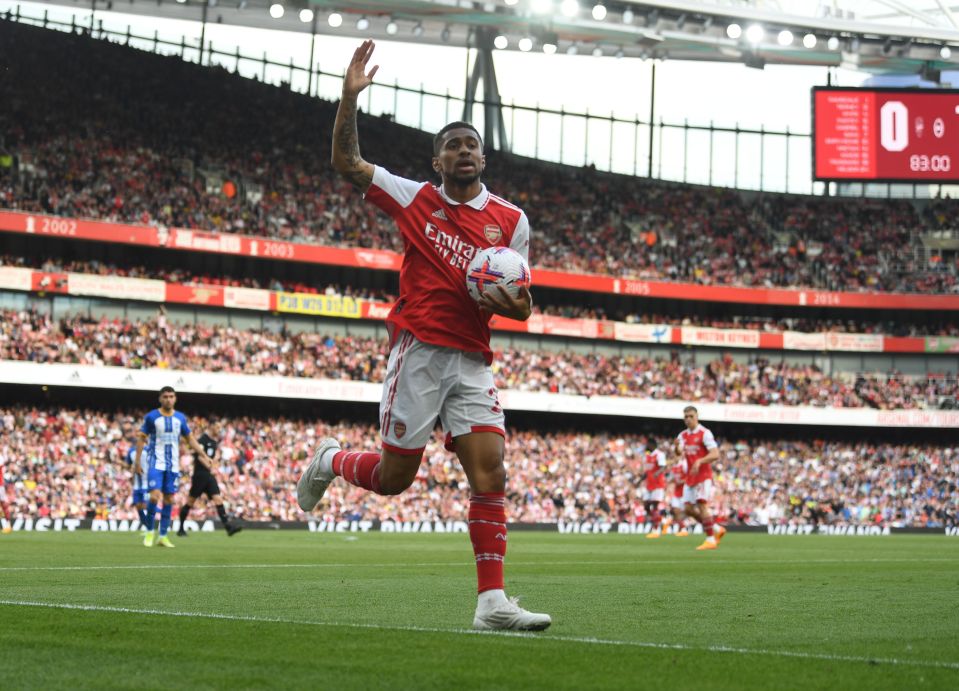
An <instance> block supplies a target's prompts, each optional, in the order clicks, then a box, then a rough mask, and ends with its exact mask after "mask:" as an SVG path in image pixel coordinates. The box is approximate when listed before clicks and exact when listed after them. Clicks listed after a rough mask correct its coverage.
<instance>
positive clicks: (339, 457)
mask: <svg viewBox="0 0 959 691" xmlns="http://www.w3.org/2000/svg"><path fill="white" fill-rule="evenodd" d="M333 474H334V475H339V476H340V477H341V478H343V479H344V480H346V481H347V482H349V483H350V484H351V485H356V486H357V487H362V488H363V489H368V490H370V491H371V492H375V493H376V494H383V492H381V491H380V455H379V454H378V453H368V452H361V451H338V452H337V453H336V455H334V456H333Z"/></svg>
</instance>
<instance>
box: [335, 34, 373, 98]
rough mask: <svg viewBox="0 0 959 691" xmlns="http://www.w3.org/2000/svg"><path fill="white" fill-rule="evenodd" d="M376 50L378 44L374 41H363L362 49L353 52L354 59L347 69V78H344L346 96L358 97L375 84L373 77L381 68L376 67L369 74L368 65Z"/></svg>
mask: <svg viewBox="0 0 959 691" xmlns="http://www.w3.org/2000/svg"><path fill="white" fill-rule="evenodd" d="M374 48H376V44H374V43H373V41H363V43H362V44H361V45H360V47H359V48H357V49H356V50H355V51H353V59H352V60H350V65H349V67H347V68H346V76H345V77H344V78H343V93H344V94H347V95H350V96H356V95H357V94H359V93H360V92H361V91H362V90H363V89H365V88H366V87H368V86H369V85H370V84H372V83H373V75H375V74H376V70H378V69H379V68H380V66H379V65H374V66H373V69H371V70H370V72H369V74H367V73H366V64H367V63H368V62H369V61H370V57H371V56H372V55H373V49H374Z"/></svg>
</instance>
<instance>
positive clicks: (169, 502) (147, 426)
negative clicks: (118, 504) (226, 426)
mask: <svg viewBox="0 0 959 691" xmlns="http://www.w3.org/2000/svg"><path fill="white" fill-rule="evenodd" d="M175 404H176V391H174V390H173V387H172V386H164V387H163V388H162V389H160V407H159V408H157V409H155V410H151V411H150V412H149V413H147V414H146V417H145V418H144V420H143V426H142V427H140V435H139V438H138V439H137V448H136V455H137V457H139V456H140V453H141V452H142V451H143V449H144V447H146V459H147V489H148V490H149V492H150V502H149V504H147V515H146V523H145V526H146V529H147V534H146V536H145V537H144V538H143V544H144V546H146V547H152V546H153V524H154V521H155V520H156V512H157V506H158V505H159V503H160V497H161V496H162V497H163V509H162V510H161V512H160V539H159V544H160V546H162V547H173V543H172V542H170V538H168V537H167V532H168V531H169V530H170V523H171V522H172V516H173V501H174V496H175V495H176V492H177V488H178V486H179V482H180V439H181V438H184V439H186V441H187V444H188V445H189V446H190V448H191V449H193V451H194V452H195V453H196V454H197V455H198V456H200V457H201V458H204V459H206V461H207V462H209V463H213V461H212V459H210V457H209V456H207V455H206V452H205V451H204V450H203V447H202V446H200V443H199V442H198V441H197V440H196V439H195V438H194V436H193V433H192V432H191V431H190V424H189V422H187V419H186V415H184V414H183V413H179V412H177V411H175V410H174V409H173V406H174V405H175Z"/></svg>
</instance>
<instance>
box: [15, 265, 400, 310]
mask: <svg viewBox="0 0 959 691" xmlns="http://www.w3.org/2000/svg"><path fill="white" fill-rule="evenodd" d="M3 266H13V267H19V268H29V269H36V270H38V271H44V272H47V273H82V274H93V275H96V276H121V277H124V278H149V279H155V280H160V281H166V282H167V283H179V284H180V285H185V286H218V287H221V286H222V287H226V286H230V287H237V288H261V289H264V290H276V291H287V292H293V293H313V294H321V293H322V294H325V295H343V296H348V297H353V298H357V299H364V300H378V301H381V302H393V301H394V300H396V296H395V295H393V294H392V293H389V292H387V291H384V290H375V289H372V288H364V287H358V286H353V285H340V284H338V283H328V282H325V281H316V282H312V283H305V282H303V281H286V280H280V279H278V278H272V279H270V280H269V281H261V280H259V279H257V278H256V277H253V276H231V275H229V274H228V273H226V274H224V273H216V274H210V273H197V272H193V271H188V270H186V269H161V268H157V267H147V266H142V265H140V266H129V265H126V264H124V265H120V264H116V263H114V262H106V261H101V260H99V259H63V258H59V257H49V256H48V257H38V258H36V259H30V258H28V257H21V256H15V255H2V256H0V267H3Z"/></svg>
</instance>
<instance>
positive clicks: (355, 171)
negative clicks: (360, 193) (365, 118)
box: [333, 98, 373, 189]
mask: <svg viewBox="0 0 959 691" xmlns="http://www.w3.org/2000/svg"><path fill="white" fill-rule="evenodd" d="M337 120H338V124H339V131H338V132H337V133H336V134H335V135H334V141H333V144H334V146H335V147H336V149H337V152H338V153H339V154H340V156H342V157H343V159H344V160H345V162H346V164H347V165H348V166H349V167H350V168H351V169H352V170H349V171H347V172H344V173H343V177H345V178H346V179H347V180H349V181H350V182H351V183H352V184H353V185H355V186H356V187H360V188H362V189H366V188H367V187H369V186H370V183H372V182H373V178H372V177H371V176H370V175H369V174H368V173H366V172H364V171H363V170H362V169H361V164H362V163H363V158H362V157H361V156H360V142H359V132H358V131H357V127H356V99H355V98H344V99H343V100H341V101H340V107H339V112H338V114H337Z"/></svg>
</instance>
